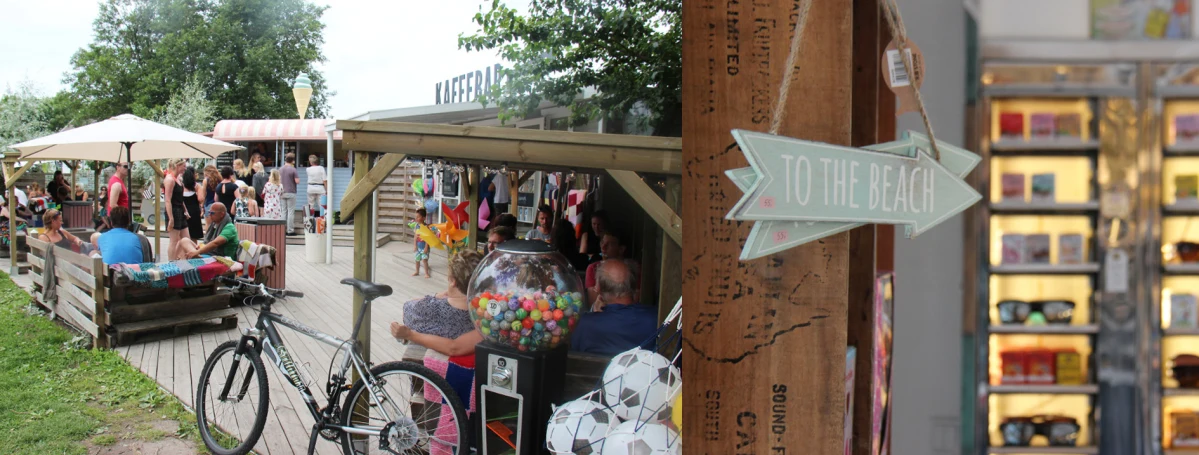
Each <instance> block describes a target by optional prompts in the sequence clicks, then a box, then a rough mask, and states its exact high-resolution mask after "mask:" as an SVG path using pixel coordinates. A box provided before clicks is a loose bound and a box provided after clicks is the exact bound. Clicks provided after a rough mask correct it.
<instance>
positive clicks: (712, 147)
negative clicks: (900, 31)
mask: <svg viewBox="0 0 1199 455" xmlns="http://www.w3.org/2000/svg"><path fill="white" fill-rule="evenodd" d="M798 8H799V3H798V2H795V1H782V0H759V1H755V2H753V3H750V2H715V1H712V0H706V1H703V0H701V1H695V2H684V3H683V65H684V69H683V105H684V106H686V114H685V115H684V118H683V138H684V141H683V156H682V159H683V176H684V179H685V180H684V182H683V191H682V201H683V224H684V225H685V226H687V229H686V230H685V231H684V234H683V251H684V252H685V254H686V261H685V262H684V267H685V268H684V269H683V271H682V274H683V301H684V302H685V304H684V306H683V321H684V333H683V335H684V344H685V348H684V349H685V353H684V354H683V355H684V357H685V358H686V359H687V360H686V361H684V362H683V377H685V378H687V383H686V386H685V387H684V388H683V396H684V398H683V406H684V412H683V416H684V417H683V420H684V422H683V439H684V444H685V447H687V449H685V450H686V451H687V452H688V453H709V454H733V453H756V454H781V453H802V454H833V453H843V452H844V450H845V449H844V437H845V435H844V425H845V422H844V416H845V409H846V403H845V385H844V374H845V347H846V333H845V331H846V324H847V323H848V321H847V306H848V296H849V289H848V287H849V281H848V273H849V234H848V233H842V234H838V235H834V236H831V237H827V238H825V239H822V240H820V241H818V242H812V243H810V244H808V245H805V246H802V247H799V248H794V249H791V250H787V251H784V252H780V253H777V254H774V255H772V256H770V257H766V258H761V259H757V260H752V261H746V262H741V261H738V259H737V258H738V256H739V254H740V250H741V243H742V242H743V241H744V239H745V237H746V235H747V234H748V233H749V229H750V227H751V225H752V223H748V222H745V223H739V222H734V221H729V220H726V219H725V218H724V217H725V214H726V213H728V211H729V209H730V208H731V207H732V205H733V204H734V203H735V202H736V201H737V199H738V198H740V196H741V192H740V191H738V190H737V187H736V186H735V185H733V183H732V182H730V181H729V179H728V177H726V176H725V175H724V171H726V170H728V169H733V168H739V167H744V166H746V165H747V162H746V160H745V158H744V156H743V155H742V153H741V151H740V150H738V148H737V147H736V144H735V142H734V141H733V139H732V137H731V135H730V134H729V130H730V129H733V128H744V129H749V130H754V131H767V130H768V129H769V123H770V121H771V118H772V116H773V114H774V112H773V103H774V100H775V99H776V98H777V94H778V89H779V85H780V84H781V82H782V77H783V66H784V65H785V61H786V59H787V55H788V49H789V48H790V41H791V34H792V31H793V30H794V22H795V20H796V19H797V17H796V11H797V9H798ZM852 9H853V5H852V2H813V6H812V8H811V13H810V14H811V15H810V16H809V18H808V21H807V30H806V34H805V36H804V37H803V41H802V43H803V45H802V50H801V54H800V56H799V60H798V62H799V64H800V66H801V68H799V70H798V71H797V72H796V73H795V77H794V82H793V83H792V84H791V93H790V96H789V98H788V103H787V105H786V106H785V108H786V111H787V115H786V118H785V119H784V122H783V125H782V128H781V131H780V132H779V133H780V134H783V135H787V136H794V137H799V138H803V139H808V140H814V141H821V142H828V143H833V144H842V145H848V144H849V143H850V130H851V129H850V124H851V117H850V111H851V106H852V104H853V99H852V98H851V93H852V80H853V66H852V58H851V56H852V43H853V39H852V38H853V37H852V33H851V30H852V29H851V25H852V24H851V22H852V17H853V15H852ZM880 58H881V57H880Z"/></svg>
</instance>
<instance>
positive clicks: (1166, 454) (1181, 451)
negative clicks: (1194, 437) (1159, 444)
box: [1162, 447, 1199, 455]
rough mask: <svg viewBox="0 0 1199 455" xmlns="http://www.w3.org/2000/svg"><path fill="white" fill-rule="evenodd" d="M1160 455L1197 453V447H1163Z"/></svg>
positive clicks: (1198, 452) (1189, 454) (1193, 454)
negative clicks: (1163, 449)
mask: <svg viewBox="0 0 1199 455" xmlns="http://www.w3.org/2000/svg"><path fill="white" fill-rule="evenodd" d="M1162 455H1199V447H1193V448H1186V449H1165V451H1163V452H1162Z"/></svg>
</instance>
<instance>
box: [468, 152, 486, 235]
mask: <svg viewBox="0 0 1199 455" xmlns="http://www.w3.org/2000/svg"><path fill="white" fill-rule="evenodd" d="M482 174H483V169H482V168H481V167H479V166H478V165H475V166H471V167H468V168H467V173H466V175H467V176H466V182H467V184H466V185H467V189H466V197H468V198H470V199H469V202H470V204H469V205H467V206H466V218H467V225H466V229H467V231H466V232H467V234H466V248H467V249H468V250H474V249H475V245H476V244H477V243H478V241H479V233H478V227H479V190H480V188H479V186H481V185H480V183H479V182H480V181H482V179H483V175H482Z"/></svg>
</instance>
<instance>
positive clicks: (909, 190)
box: [772, 154, 935, 214]
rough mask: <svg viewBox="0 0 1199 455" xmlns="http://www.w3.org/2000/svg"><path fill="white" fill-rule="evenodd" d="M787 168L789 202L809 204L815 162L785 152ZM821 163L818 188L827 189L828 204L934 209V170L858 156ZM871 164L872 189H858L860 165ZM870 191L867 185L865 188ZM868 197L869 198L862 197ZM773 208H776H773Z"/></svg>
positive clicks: (920, 210)
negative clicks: (886, 162) (859, 190)
mask: <svg viewBox="0 0 1199 455" xmlns="http://www.w3.org/2000/svg"><path fill="white" fill-rule="evenodd" d="M779 157H780V158H781V159H782V161H783V165H784V167H785V169H784V172H783V176H784V178H785V180H786V190H785V194H786V196H785V203H786V204H798V205H800V206H807V205H808V203H809V202H810V200H811V196H812V178H813V175H812V172H813V169H812V163H811V161H810V160H809V158H808V157H806V156H803V155H799V156H796V155H788V154H781V155H779ZM818 160H819V161H820V164H821V169H820V170H819V171H817V172H820V173H821V174H820V175H817V177H818V178H819V180H822V182H821V184H820V187H818V188H817V190H818V191H821V190H822V191H823V193H824V194H823V197H821V198H820V200H821V201H823V202H824V206H825V207H848V208H853V209H857V208H862V207H863V206H865V207H867V208H868V209H870V210H876V209H881V210H882V211H883V212H885V213H913V214H915V213H924V212H930V211H932V210H934V202H935V201H934V198H933V196H934V193H933V172H930V171H929V170H928V169H925V168H922V167H919V166H916V165H913V166H912V167H911V168H909V167H908V165H907V164H902V165H900V166H899V167H894V166H891V165H888V164H878V163H873V162H871V163H863V162H859V161H857V160H854V159H838V158H818ZM865 164H868V165H869V166H868V167H869V169H870V170H869V174H868V178H867V182H868V183H869V191H866V192H865V193H864V194H863V193H859V192H858V191H857V189H858V188H857V186H858V184H859V183H860V182H861V180H860V179H859V177H858V167H865V166H864V165H865ZM862 189H863V190H866V188H862ZM861 199H865V201H863V200H861ZM772 208H773V207H772Z"/></svg>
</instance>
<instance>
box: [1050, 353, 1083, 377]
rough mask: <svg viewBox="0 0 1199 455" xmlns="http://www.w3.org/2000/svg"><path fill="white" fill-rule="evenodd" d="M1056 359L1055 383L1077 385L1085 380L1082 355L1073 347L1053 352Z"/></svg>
mask: <svg viewBox="0 0 1199 455" xmlns="http://www.w3.org/2000/svg"><path fill="white" fill-rule="evenodd" d="M1054 355H1055V360H1056V367H1057V370H1056V372H1055V373H1056V376H1057V383H1058V384H1061V385H1079V384H1083V383H1085V382H1086V375H1084V374H1083V370H1082V355H1081V354H1079V353H1078V351H1075V350H1073V349H1063V350H1060V351H1057V352H1055V353H1054Z"/></svg>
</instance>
